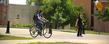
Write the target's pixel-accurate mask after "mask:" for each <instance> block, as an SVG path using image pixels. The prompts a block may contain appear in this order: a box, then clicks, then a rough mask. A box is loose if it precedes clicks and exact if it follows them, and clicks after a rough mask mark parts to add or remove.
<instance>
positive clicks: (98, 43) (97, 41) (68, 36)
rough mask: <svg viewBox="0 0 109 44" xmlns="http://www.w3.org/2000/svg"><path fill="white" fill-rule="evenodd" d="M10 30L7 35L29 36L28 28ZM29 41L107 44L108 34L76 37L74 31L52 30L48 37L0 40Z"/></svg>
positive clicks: (1, 42) (10, 43)
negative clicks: (50, 35)
mask: <svg viewBox="0 0 109 44" xmlns="http://www.w3.org/2000/svg"><path fill="white" fill-rule="evenodd" d="M5 32H6V29H5V28H0V34H5ZM10 32H11V33H10V34H7V35H13V36H19V37H31V36H30V34H29V30H28V29H19V28H11V29H10ZM5 35H6V34H5ZM30 42H74V43H75V42H76V43H88V44H109V35H95V34H85V35H83V37H77V36H76V33H67V32H61V31H53V35H52V37H51V38H49V39H46V38H44V37H43V36H42V37H41V36H38V37H37V38H35V39H32V40H0V44H7V43H8V44H17V43H30Z"/></svg>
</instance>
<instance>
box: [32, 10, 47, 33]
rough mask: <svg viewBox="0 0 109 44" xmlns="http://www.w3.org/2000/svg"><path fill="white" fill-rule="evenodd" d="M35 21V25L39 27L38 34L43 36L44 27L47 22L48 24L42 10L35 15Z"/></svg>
mask: <svg viewBox="0 0 109 44" xmlns="http://www.w3.org/2000/svg"><path fill="white" fill-rule="evenodd" d="M33 20H34V23H35V24H36V27H38V29H39V32H38V34H39V35H42V29H43V27H42V26H43V24H44V23H45V22H47V20H46V19H45V18H44V16H43V13H42V12H41V10H39V11H37V12H36V13H35V14H34V17H33Z"/></svg>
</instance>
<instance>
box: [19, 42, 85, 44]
mask: <svg viewBox="0 0 109 44" xmlns="http://www.w3.org/2000/svg"><path fill="white" fill-rule="evenodd" d="M21 44H22V43H21ZM23 44H87V43H71V42H32V43H23Z"/></svg>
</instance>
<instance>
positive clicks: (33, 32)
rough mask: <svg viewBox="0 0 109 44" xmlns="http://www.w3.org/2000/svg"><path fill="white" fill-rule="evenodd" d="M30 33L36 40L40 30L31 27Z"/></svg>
mask: <svg viewBox="0 0 109 44" xmlns="http://www.w3.org/2000/svg"><path fill="white" fill-rule="evenodd" d="M29 32H30V35H31V36H32V37H33V38H36V37H37V36H38V28H37V27H36V26H35V25H33V26H32V27H30V29H29Z"/></svg>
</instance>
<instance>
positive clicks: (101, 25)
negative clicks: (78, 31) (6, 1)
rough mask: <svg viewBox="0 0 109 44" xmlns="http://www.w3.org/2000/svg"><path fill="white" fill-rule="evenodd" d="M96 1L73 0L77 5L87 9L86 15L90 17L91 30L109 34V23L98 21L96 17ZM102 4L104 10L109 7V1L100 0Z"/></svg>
mask: <svg viewBox="0 0 109 44" xmlns="http://www.w3.org/2000/svg"><path fill="white" fill-rule="evenodd" d="M95 1H96V0H73V2H74V4H75V5H78V6H82V7H83V8H84V9H85V11H84V12H85V15H86V16H87V17H88V19H89V20H88V21H89V28H91V29H92V30H95V31H103V32H109V22H104V21H101V20H98V19H97V17H96V16H94V15H93V14H94V12H95V5H94V3H95ZM99 1H101V2H102V4H103V6H104V8H105V7H107V6H108V7H109V0H99Z"/></svg>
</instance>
